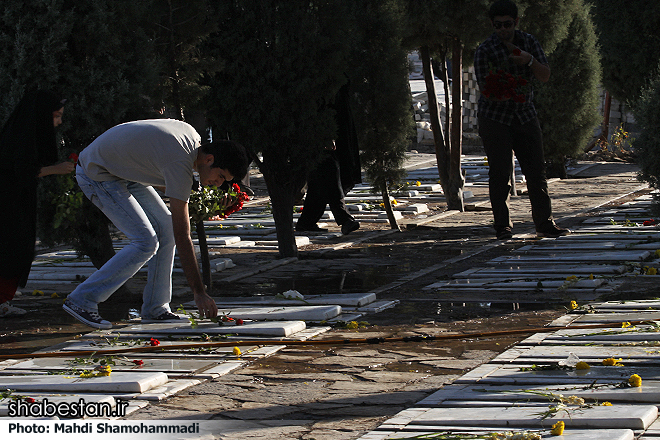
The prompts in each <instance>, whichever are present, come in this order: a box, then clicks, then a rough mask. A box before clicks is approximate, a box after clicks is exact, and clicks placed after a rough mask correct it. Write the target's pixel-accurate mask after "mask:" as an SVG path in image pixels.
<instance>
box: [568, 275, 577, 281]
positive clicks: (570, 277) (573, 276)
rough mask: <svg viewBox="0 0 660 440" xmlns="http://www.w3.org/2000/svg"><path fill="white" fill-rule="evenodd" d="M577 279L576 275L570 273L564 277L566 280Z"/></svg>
mask: <svg viewBox="0 0 660 440" xmlns="http://www.w3.org/2000/svg"><path fill="white" fill-rule="evenodd" d="M577 279H578V277H576V276H575V275H571V276H568V277H566V281H577Z"/></svg>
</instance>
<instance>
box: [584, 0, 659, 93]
mask: <svg viewBox="0 0 660 440" xmlns="http://www.w3.org/2000/svg"><path fill="white" fill-rule="evenodd" d="M591 1H592V3H593V4H594V5H595V8H594V22H595V23H596V28H597V29H598V38H599V43H600V47H601V53H602V64H603V85H604V86H605V88H606V89H607V90H608V91H609V92H610V93H612V96H613V97H615V98H616V99H618V100H619V101H621V102H627V101H628V102H631V103H634V101H635V100H636V99H637V98H638V97H639V96H640V94H641V92H642V90H647V89H645V87H646V85H647V84H648V83H649V81H651V78H652V77H653V76H654V75H655V73H656V72H657V70H658V62H659V61H660V3H659V2H657V1H655V0H591Z"/></svg>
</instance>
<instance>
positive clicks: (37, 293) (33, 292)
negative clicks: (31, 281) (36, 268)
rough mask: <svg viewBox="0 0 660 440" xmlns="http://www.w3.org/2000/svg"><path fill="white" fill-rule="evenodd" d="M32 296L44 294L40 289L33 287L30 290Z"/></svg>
mask: <svg viewBox="0 0 660 440" xmlns="http://www.w3.org/2000/svg"><path fill="white" fill-rule="evenodd" d="M32 296H44V293H43V292H42V291H41V290H37V289H34V290H33V291H32Z"/></svg>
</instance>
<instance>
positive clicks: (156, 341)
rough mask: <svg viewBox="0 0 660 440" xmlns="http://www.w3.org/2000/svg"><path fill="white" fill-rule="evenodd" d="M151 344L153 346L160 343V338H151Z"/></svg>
mask: <svg viewBox="0 0 660 440" xmlns="http://www.w3.org/2000/svg"><path fill="white" fill-rule="evenodd" d="M149 345H151V346H152V347H156V346H157V345H160V341H159V340H158V339H154V338H151V339H150V340H149Z"/></svg>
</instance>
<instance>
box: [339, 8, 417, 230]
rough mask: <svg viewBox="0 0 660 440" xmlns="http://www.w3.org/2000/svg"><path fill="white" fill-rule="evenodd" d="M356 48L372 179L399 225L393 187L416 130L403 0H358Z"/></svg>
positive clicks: (365, 157) (360, 112)
mask: <svg viewBox="0 0 660 440" xmlns="http://www.w3.org/2000/svg"><path fill="white" fill-rule="evenodd" d="M355 6H356V22H357V23H359V24H360V25H359V26H356V27H355V36H354V38H355V42H354V44H353V45H352V46H353V47H354V48H355V49H356V51H355V53H354V55H353V62H352V63H351V65H352V66H353V68H352V69H351V73H350V76H351V77H352V80H351V83H352V84H356V85H357V86H356V87H355V92H356V95H357V102H356V110H357V112H356V116H357V117H356V123H357V125H358V128H359V133H360V142H359V144H360V148H361V150H362V154H361V161H362V165H363V167H364V169H365V170H366V174H367V178H368V179H369V181H370V182H371V183H372V185H373V187H374V188H377V189H378V190H379V191H380V193H381V194H382V195H383V203H384V205H385V208H386V211H387V212H388V218H389V220H390V225H391V227H392V228H394V229H396V228H398V226H397V223H396V220H395V219H394V215H393V213H392V207H391V205H390V201H389V192H388V187H389V186H390V185H392V184H394V183H398V182H399V181H400V179H401V178H402V176H403V173H404V171H403V168H402V166H403V161H404V159H405V152H406V151H407V150H408V146H409V144H410V137H411V136H412V134H413V133H414V124H413V119H412V117H411V114H410V88H409V84H408V58H407V52H406V50H405V49H404V47H403V46H402V37H403V28H402V23H403V19H404V13H405V11H404V9H403V5H402V2H401V1H399V0H361V1H358V2H356V3H355Z"/></svg>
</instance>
